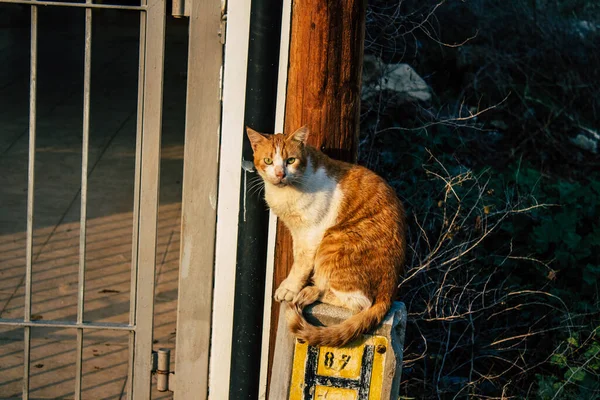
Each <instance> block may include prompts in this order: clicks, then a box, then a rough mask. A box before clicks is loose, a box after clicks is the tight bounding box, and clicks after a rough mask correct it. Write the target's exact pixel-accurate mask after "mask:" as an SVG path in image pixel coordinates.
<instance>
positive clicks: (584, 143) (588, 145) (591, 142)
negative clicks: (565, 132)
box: [571, 128, 600, 154]
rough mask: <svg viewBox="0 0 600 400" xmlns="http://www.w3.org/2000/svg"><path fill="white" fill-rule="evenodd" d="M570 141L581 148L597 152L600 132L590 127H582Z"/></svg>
mask: <svg viewBox="0 0 600 400" xmlns="http://www.w3.org/2000/svg"><path fill="white" fill-rule="evenodd" d="M571 142H572V143H573V144H574V145H575V146H577V147H579V148H580V149H582V150H585V151H589V152H590V153H593V154H598V144H599V142H600V134H599V133H598V132H596V131H594V130H592V129H588V128H582V129H581V131H580V132H579V133H578V134H577V136H575V137H574V138H571Z"/></svg>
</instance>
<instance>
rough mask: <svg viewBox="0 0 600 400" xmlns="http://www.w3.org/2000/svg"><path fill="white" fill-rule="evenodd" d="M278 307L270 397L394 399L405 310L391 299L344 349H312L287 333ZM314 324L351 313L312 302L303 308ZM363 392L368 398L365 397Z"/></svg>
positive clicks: (276, 399) (336, 320) (331, 322)
mask: <svg viewBox="0 0 600 400" xmlns="http://www.w3.org/2000/svg"><path fill="white" fill-rule="evenodd" d="M285 311H286V307H281V311H280V315H279V324H278V326H277V339H276V343H275V353H274V359H273V366H272V373H271V385H270V388H269V399H271V400H280V399H290V400H295V399H303V400H304V399H307V398H310V399H324V398H327V399H340V400H345V399H357V398H363V397H364V398H369V399H395V398H398V395H399V390H400V377H401V373H402V354H403V348H404V334H405V330H406V308H405V306H404V304H403V303H399V302H395V303H394V304H393V305H392V308H391V309H390V311H389V312H388V314H387V315H386V317H385V319H384V321H383V322H382V323H381V324H380V325H379V326H377V327H376V328H375V329H374V330H373V332H371V333H370V334H368V335H363V337H362V338H361V339H358V340H356V341H354V342H352V343H350V344H348V345H346V346H344V347H340V348H330V347H320V348H319V347H313V346H309V345H308V344H306V343H304V342H302V341H299V340H296V339H295V338H294V337H293V336H292V334H291V333H290V331H289V329H288V326H287V321H286V318H285ZM304 313H305V315H306V318H307V319H308V320H309V321H310V322H311V323H313V324H316V325H326V326H328V325H334V324H337V323H340V322H342V321H343V320H345V319H347V318H349V317H350V316H351V315H352V313H351V312H350V311H349V310H347V309H343V308H339V307H334V306H331V305H328V304H322V303H315V304H314V305H312V306H309V307H307V308H306V309H305V310H304ZM365 396H367V397H365Z"/></svg>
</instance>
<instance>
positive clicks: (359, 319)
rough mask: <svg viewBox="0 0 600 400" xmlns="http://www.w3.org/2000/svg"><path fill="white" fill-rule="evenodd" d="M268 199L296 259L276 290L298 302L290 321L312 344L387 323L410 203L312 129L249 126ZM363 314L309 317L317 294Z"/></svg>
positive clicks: (346, 338) (343, 339)
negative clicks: (337, 156) (321, 146)
mask: <svg viewBox="0 0 600 400" xmlns="http://www.w3.org/2000/svg"><path fill="white" fill-rule="evenodd" d="M247 133H248V137H249V139H250V142H251V144H252V149H253V151H254V165H255V167H256V169H257V171H258V173H259V175H260V176H261V177H262V179H263V180H264V183H265V199H266V201H267V203H268V205H269V207H270V208H271V209H272V210H273V212H274V213H275V214H276V215H277V216H278V217H279V218H280V219H281V220H282V221H283V223H284V224H285V225H286V226H287V228H288V229H289V230H290V232H291V234H292V239H293V243H294V264H293V266H292V269H291V271H290V273H289V275H288V277H287V278H286V279H285V280H284V281H283V282H282V283H281V285H280V286H279V288H278V289H277V290H276V292H275V300H277V301H286V302H291V303H290V309H291V310H290V312H288V321H289V325H290V329H291V330H292V332H293V333H294V334H295V335H296V336H297V337H299V338H301V339H304V340H306V341H307V342H308V343H309V344H312V345H325V346H343V345H345V344H347V343H348V342H350V341H352V340H354V339H356V338H358V337H359V336H360V335H361V334H363V333H366V332H368V331H369V330H371V329H372V328H374V327H375V326H376V325H377V324H379V323H380V322H381V321H382V319H383V318H384V316H385V314H386V313H387V312H388V310H389V308H390V306H391V303H392V301H393V300H394V295H395V292H396V289H397V286H398V280H399V274H400V270H401V268H402V265H403V263H404V255H405V246H406V244H405V221H404V209H403V207H402V204H401V202H400V201H399V200H398V198H397V197H396V194H395V193H394V190H393V189H392V188H391V187H390V186H389V185H388V184H387V183H386V182H385V181H384V180H383V179H382V178H380V177H379V176H377V175H376V174H375V173H373V172H371V171H370V170H368V169H366V168H364V167H361V166H358V165H354V164H349V163H345V162H341V161H336V160H333V159H331V158H329V157H327V156H326V155H325V154H323V153H321V152H320V151H318V150H317V149H315V148H313V147H311V146H308V145H307V144H306V140H307V138H308V134H309V132H308V129H307V128H306V127H302V128H300V129H298V130H297V131H296V132H294V133H292V134H289V135H283V134H276V135H270V134H262V133H258V132H256V131H254V130H252V129H250V128H247ZM315 301H321V302H324V303H329V304H333V305H336V306H341V307H345V308H349V309H350V310H352V311H354V312H355V314H354V315H353V316H352V317H350V318H348V319H347V320H345V321H344V322H342V323H340V324H338V325H333V326H329V327H316V326H313V325H311V324H309V323H308V322H307V321H306V320H305V319H304V317H303V315H302V309H303V308H304V307H305V306H307V305H309V304H311V303H313V302H315Z"/></svg>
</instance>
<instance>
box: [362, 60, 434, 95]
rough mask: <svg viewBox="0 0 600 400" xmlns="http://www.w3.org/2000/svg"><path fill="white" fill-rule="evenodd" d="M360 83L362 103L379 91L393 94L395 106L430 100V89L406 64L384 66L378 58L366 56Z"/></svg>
mask: <svg viewBox="0 0 600 400" xmlns="http://www.w3.org/2000/svg"><path fill="white" fill-rule="evenodd" d="M362 81H363V87H362V100H363V101H367V100H369V99H372V98H373V97H375V96H377V95H378V93H379V92H381V91H391V92H393V93H394V94H395V97H394V100H395V101H396V102H397V104H403V103H411V102H416V101H429V100H431V89H430V88H429V86H428V85H427V83H426V82H425V81H424V80H423V78H421V77H420V76H419V74H417V72H416V71H415V70H414V69H413V68H412V67H411V66H410V65H408V64H385V63H384V62H383V61H381V59H379V58H378V57H375V56H372V55H366V56H365V57H364V62H363V76H362Z"/></svg>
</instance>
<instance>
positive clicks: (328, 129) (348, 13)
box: [269, 0, 366, 400]
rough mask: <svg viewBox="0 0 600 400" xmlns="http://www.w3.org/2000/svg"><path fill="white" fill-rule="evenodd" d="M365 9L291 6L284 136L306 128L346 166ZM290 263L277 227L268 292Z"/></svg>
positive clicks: (335, 3) (351, 3)
mask: <svg viewBox="0 0 600 400" xmlns="http://www.w3.org/2000/svg"><path fill="white" fill-rule="evenodd" d="M365 9H366V2H365V1H364V0H295V1H293V3H292V24H291V33H290V35H291V37H290V54H289V70H288V80H287V82H288V84H287V100H286V111H285V124H284V132H286V133H288V132H292V131H294V130H296V129H298V128H299V127H301V126H302V125H307V126H308V128H309V129H310V131H311V134H310V136H309V144H310V145H312V146H315V147H317V148H319V149H321V150H322V151H324V152H325V153H326V154H328V155H329V156H331V157H333V158H336V159H341V160H345V161H350V162H356V157H357V149H358V128H359V116H360V87H361V72H362V60H363V49H364V32H365ZM292 262H293V257H292V239H291V236H290V234H289V232H288V231H287V229H286V228H285V227H284V226H283V224H281V222H280V223H278V226H277V240H276V247H275V270H274V278H273V280H274V282H273V291H274V290H275V289H277V287H278V286H279V284H280V283H281V281H283V279H285V277H286V276H287V274H288V272H289V270H290V268H291V266H292ZM278 316H279V304H278V303H273V307H272V308H271V337H270V346H269V347H270V349H271V351H270V354H269V365H272V359H273V354H272V353H273V350H274V344H275V335H276V327H277V322H278ZM269 369H270V368H269ZM273 400H274V399H273Z"/></svg>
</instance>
